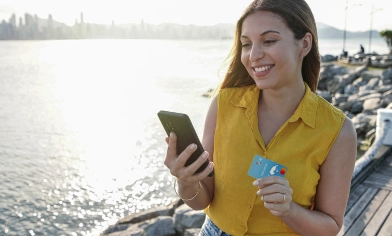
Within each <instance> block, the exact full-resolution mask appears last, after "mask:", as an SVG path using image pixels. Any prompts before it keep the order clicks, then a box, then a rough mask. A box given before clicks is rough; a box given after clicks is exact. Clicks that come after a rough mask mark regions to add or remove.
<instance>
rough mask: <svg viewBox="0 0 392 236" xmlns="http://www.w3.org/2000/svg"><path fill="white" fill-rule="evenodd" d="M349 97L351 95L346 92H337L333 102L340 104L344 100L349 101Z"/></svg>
mask: <svg viewBox="0 0 392 236" xmlns="http://www.w3.org/2000/svg"><path fill="white" fill-rule="evenodd" d="M348 97H349V96H348V95H346V94H340V93H338V94H336V95H335V97H334V98H333V99H332V102H333V103H334V104H340V103H342V102H347V99H348Z"/></svg>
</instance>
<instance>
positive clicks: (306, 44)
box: [300, 32, 313, 58]
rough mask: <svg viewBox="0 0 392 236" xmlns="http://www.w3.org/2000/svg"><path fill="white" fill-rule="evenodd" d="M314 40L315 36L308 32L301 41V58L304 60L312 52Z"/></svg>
mask: <svg viewBox="0 0 392 236" xmlns="http://www.w3.org/2000/svg"><path fill="white" fill-rule="evenodd" d="M312 39H313V36H312V34H311V33H309V32H307V33H306V34H305V36H304V37H303V38H302V39H301V53H300V57H301V58H304V57H305V56H306V55H308V53H309V52H310V49H312V42H313V41H312Z"/></svg>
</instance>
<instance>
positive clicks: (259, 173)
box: [248, 155, 287, 179]
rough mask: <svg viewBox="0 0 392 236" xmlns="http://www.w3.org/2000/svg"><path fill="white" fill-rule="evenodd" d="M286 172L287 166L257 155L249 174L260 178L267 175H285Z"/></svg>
mask: <svg viewBox="0 0 392 236" xmlns="http://www.w3.org/2000/svg"><path fill="white" fill-rule="evenodd" d="M286 172H287V167H286V166H283V165H281V164H279V163H276V162H274V161H271V160H268V159H266V158H265V157H262V156H260V155H256V156H255V157H254V159H253V162H252V165H251V166H250V168H249V171H248V175H249V176H251V177H253V178H256V179H260V178H264V177H267V176H280V177H284V176H285V175H286Z"/></svg>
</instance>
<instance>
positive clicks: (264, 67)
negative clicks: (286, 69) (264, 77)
mask: <svg viewBox="0 0 392 236" xmlns="http://www.w3.org/2000/svg"><path fill="white" fill-rule="evenodd" d="M272 67H273V66H272V65H270V66H263V67H254V70H255V71H256V72H263V71H266V70H269V69H271V68H272Z"/></svg>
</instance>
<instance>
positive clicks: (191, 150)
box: [176, 143, 197, 167]
mask: <svg viewBox="0 0 392 236" xmlns="http://www.w3.org/2000/svg"><path fill="white" fill-rule="evenodd" d="M196 149H197V145H196V144H194V143H192V144H190V145H189V146H188V147H187V148H185V150H184V151H183V152H181V153H180V154H179V155H178V157H177V161H176V162H177V164H178V165H180V166H182V167H183V166H185V163H186V161H187V160H188V159H189V157H191V155H192V154H193V153H194V152H195V151H196Z"/></svg>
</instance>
